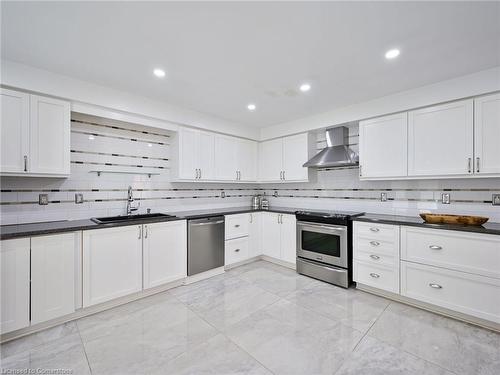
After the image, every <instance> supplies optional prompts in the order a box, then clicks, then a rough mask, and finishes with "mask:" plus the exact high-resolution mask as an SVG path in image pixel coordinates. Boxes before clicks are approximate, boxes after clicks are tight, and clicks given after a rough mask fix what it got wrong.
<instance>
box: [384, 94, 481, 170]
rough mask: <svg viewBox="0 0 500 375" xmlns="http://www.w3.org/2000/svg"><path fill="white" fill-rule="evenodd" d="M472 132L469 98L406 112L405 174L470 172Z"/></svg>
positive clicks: (471, 112)
mask: <svg viewBox="0 0 500 375" xmlns="http://www.w3.org/2000/svg"><path fill="white" fill-rule="evenodd" d="M473 133H474V129H473V100H472V99H468V100H461V101H456V102H452V103H447V104H442V105H437V106H433V107H427V108H423V109H419V110H415V111H410V112H408V176H414V177H416V176H419V177H425V176H466V175H471V174H472V173H473V157H474V155H473V136H474V134H473ZM390 147H391V149H392V148H393V147H394V145H391V146H390Z"/></svg>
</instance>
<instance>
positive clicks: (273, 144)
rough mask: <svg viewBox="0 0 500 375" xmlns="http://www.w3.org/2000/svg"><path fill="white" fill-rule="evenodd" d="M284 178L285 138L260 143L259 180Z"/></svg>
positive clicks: (277, 180)
mask: <svg viewBox="0 0 500 375" xmlns="http://www.w3.org/2000/svg"><path fill="white" fill-rule="evenodd" d="M282 180H283V140H282V139H281V138H278V139H273V140H271V141H264V142H261V143H259V181H261V182H280V181H282Z"/></svg>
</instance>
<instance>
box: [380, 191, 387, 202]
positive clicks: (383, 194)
mask: <svg viewBox="0 0 500 375" xmlns="http://www.w3.org/2000/svg"><path fill="white" fill-rule="evenodd" d="M380 201H381V202H387V193H380Z"/></svg>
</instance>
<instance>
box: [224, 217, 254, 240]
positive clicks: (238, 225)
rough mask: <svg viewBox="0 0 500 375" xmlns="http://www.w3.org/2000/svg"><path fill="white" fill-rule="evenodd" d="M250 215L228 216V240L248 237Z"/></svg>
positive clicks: (226, 236)
mask: <svg viewBox="0 0 500 375" xmlns="http://www.w3.org/2000/svg"><path fill="white" fill-rule="evenodd" d="M248 215H249V214H239V215H227V216H226V218H225V220H226V224H225V225H226V230H225V232H226V235H225V238H226V240H230V239H233V238H238V237H244V236H248V222H249V218H248Z"/></svg>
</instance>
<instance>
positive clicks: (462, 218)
mask: <svg viewBox="0 0 500 375" xmlns="http://www.w3.org/2000/svg"><path fill="white" fill-rule="evenodd" d="M420 217H421V218H422V219H424V220H425V222H426V223H429V224H462V225H483V224H484V223H486V222H487V221H488V220H489V218H488V217H483V216H467V215H447V214H420Z"/></svg>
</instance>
